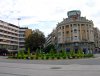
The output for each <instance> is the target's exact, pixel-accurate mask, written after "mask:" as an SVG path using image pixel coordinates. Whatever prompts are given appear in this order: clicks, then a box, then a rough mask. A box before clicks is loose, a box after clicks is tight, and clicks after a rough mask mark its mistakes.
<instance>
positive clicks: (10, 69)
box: [0, 57, 100, 76]
mask: <svg viewBox="0 0 100 76" xmlns="http://www.w3.org/2000/svg"><path fill="white" fill-rule="evenodd" d="M0 76H100V57H97V58H90V59H72V60H14V59H6V58H4V57H0Z"/></svg>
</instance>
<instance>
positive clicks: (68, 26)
mask: <svg viewBox="0 0 100 76" xmlns="http://www.w3.org/2000/svg"><path fill="white" fill-rule="evenodd" d="M67 15H68V18H65V19H63V21H61V22H60V23H58V24H57V27H56V30H57V47H58V49H60V48H61V47H62V48H64V49H67V48H70V49H74V48H77V49H80V48H81V49H91V50H92V49H94V32H93V27H94V24H93V21H92V20H88V19H86V17H82V16H81V11H79V10H73V11H69V12H68V13H67Z"/></svg>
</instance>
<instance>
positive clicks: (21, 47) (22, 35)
mask: <svg viewBox="0 0 100 76" xmlns="http://www.w3.org/2000/svg"><path fill="white" fill-rule="evenodd" d="M30 34H32V30H31V29H28V28H27V27H20V28H19V50H25V38H27V37H28V36H29V35H30Z"/></svg>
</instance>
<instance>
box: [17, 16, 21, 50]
mask: <svg viewBox="0 0 100 76" xmlns="http://www.w3.org/2000/svg"><path fill="white" fill-rule="evenodd" d="M17 20H18V27H19V29H20V24H19V21H20V20H21V18H17ZM19 29H18V51H19Z"/></svg>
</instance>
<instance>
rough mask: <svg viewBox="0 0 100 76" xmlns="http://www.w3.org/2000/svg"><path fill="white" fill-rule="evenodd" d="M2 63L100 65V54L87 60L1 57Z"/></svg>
mask: <svg viewBox="0 0 100 76" xmlns="http://www.w3.org/2000/svg"><path fill="white" fill-rule="evenodd" d="M0 62H7V63H25V64H50V65H70V64H80V65H100V54H96V55H95V58H86V59H66V60H22V59H7V57H0Z"/></svg>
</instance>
